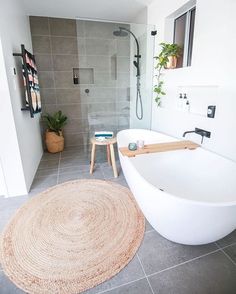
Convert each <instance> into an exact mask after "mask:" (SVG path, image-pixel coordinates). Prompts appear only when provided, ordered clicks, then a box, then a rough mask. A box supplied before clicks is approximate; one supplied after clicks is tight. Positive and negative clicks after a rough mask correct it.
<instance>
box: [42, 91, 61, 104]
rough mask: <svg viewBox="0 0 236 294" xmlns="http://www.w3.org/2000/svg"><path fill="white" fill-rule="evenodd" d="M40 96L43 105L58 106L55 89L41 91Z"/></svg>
mask: <svg viewBox="0 0 236 294" xmlns="http://www.w3.org/2000/svg"><path fill="white" fill-rule="evenodd" d="M40 95H41V99H42V103H43V104H57V97H56V92H55V89H44V88H41V89H40Z"/></svg>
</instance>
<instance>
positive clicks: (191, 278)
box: [149, 251, 236, 294]
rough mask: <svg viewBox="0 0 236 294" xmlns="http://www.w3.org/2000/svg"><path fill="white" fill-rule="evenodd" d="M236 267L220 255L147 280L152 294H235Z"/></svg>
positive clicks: (205, 258) (187, 264)
mask: <svg viewBox="0 0 236 294" xmlns="http://www.w3.org/2000/svg"><path fill="white" fill-rule="evenodd" d="M235 277H236V267H235V266H234V265H233V263H232V262H231V261H230V260H228V259H227V257H226V256H225V255H224V254H223V253H222V252H220V251H218V252H216V253H213V254H209V255H207V256H204V257H202V258H199V259H196V260H194V261H191V262H189V263H186V264H183V265H180V266H178V267H175V268H173V269H170V270H167V271H164V272H161V273H159V274H156V275H154V276H151V277H149V281H150V283H151V286H152V288H153V290H154V293H155V294H157V293H158V294H190V293H192V294H234V293H235V292H236V278H235Z"/></svg>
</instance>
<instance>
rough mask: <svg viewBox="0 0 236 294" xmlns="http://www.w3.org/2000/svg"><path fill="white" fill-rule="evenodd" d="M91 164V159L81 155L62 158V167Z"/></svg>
mask: <svg viewBox="0 0 236 294" xmlns="http://www.w3.org/2000/svg"><path fill="white" fill-rule="evenodd" d="M88 164H90V162H89V160H88V159H86V158H83V157H81V158H79V157H76V158H74V157H65V158H62V159H61V160H60V168H66V167H73V166H74V167H78V166H80V165H88Z"/></svg>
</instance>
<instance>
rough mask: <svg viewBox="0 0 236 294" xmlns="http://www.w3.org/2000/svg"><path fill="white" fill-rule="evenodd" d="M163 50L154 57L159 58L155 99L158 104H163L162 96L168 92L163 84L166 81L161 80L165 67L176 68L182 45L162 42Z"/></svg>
mask: <svg viewBox="0 0 236 294" xmlns="http://www.w3.org/2000/svg"><path fill="white" fill-rule="evenodd" d="M160 46H161V51H160V53H159V55H158V56H155V57H154V58H155V59H156V60H157V64H156V66H155V68H156V69H157V74H156V78H157V84H156V85H155V86H154V92H155V93H156V98H155V101H156V102H157V105H158V106H160V104H161V97H162V96H164V95H165V94H166V93H165V92H164V91H163V89H162V86H163V84H164V82H163V81H162V80H161V76H162V71H163V69H173V68H176V65H177V58H178V57H179V56H180V53H181V47H180V46H179V45H178V44H167V43H160Z"/></svg>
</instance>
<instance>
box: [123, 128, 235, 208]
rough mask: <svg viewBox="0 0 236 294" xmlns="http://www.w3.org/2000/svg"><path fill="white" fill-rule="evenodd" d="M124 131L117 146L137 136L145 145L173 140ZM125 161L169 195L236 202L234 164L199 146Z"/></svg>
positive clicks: (200, 199) (135, 138) (164, 136)
mask: <svg viewBox="0 0 236 294" xmlns="http://www.w3.org/2000/svg"><path fill="white" fill-rule="evenodd" d="M128 131H129V132H128ZM128 131H127V133H125V134H123V135H122V137H121V138H120V139H118V144H119V147H121V146H127V145H128V143H129V142H131V141H132V142H135V140H137V139H144V140H145V143H147V144H151V143H158V142H170V141H176V140H177V139H175V138H172V137H170V136H167V135H164V134H160V133H156V132H152V131H143V130H142V132H138V130H137V131H136V130H135V131H136V132H132V131H133V130H128ZM127 160H129V161H130V162H131V163H132V165H133V166H134V167H135V169H137V171H138V172H139V174H140V175H141V176H142V177H143V178H144V179H145V180H146V181H148V182H149V183H151V184H152V185H154V186H155V187H157V188H158V189H161V190H163V191H165V192H167V193H169V194H172V195H175V196H178V197H181V198H184V199H189V200H194V201H200V202H210V203H231V202H236V193H235V192H236V163H234V162H233V161H230V160H227V159H225V158H223V157H221V156H219V155H216V154H214V153H211V152H209V151H206V150H204V149H203V148H197V149H195V150H176V151H168V152H160V153H151V154H144V155H138V156H136V157H133V158H132V157H131V158H128V157H127Z"/></svg>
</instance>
